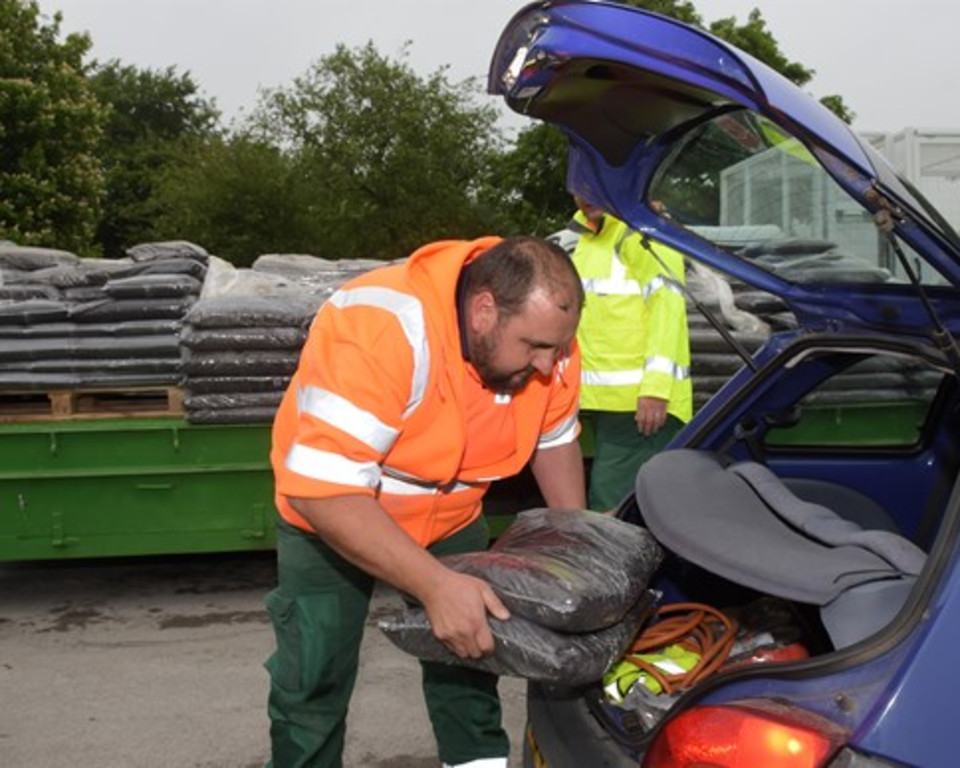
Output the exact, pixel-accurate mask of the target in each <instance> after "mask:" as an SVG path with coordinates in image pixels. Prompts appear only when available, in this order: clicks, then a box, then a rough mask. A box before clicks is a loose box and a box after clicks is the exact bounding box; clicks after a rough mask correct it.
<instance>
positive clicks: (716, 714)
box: [642, 700, 847, 768]
mask: <svg viewBox="0 0 960 768" xmlns="http://www.w3.org/2000/svg"><path fill="white" fill-rule="evenodd" d="M846 740H847V732H846V731H844V730H843V729H842V728H840V727H839V726H838V725H836V724H835V723H832V722H831V721H829V720H827V719H826V718H824V717H821V716H820V715H815V714H813V713H811V712H807V711H806V710H802V709H798V708H796V707H792V706H788V705H784V704H778V703H777V702H773V701H767V700H763V701H753V700H752V701H741V702H736V703H732V704H725V705H721V706H704V707H696V708H694V709H690V710H688V711H686V712H684V713H682V714H680V715H678V716H677V717H675V718H673V719H672V720H670V721H669V722H668V723H667V724H666V725H665V726H664V728H663V730H661V732H660V733H659V734H658V735H657V737H656V739H654V742H653V744H652V745H651V747H650V749H649V751H648V752H647V755H646V757H645V758H644V760H643V763H642V765H643V768H772V766H776V768H821V767H822V766H825V765H826V764H827V761H829V760H830V758H831V757H832V756H833V755H834V754H835V753H836V751H837V750H838V749H839V748H840V747H841V746H842V745H843V744H844V742H845V741H846Z"/></svg>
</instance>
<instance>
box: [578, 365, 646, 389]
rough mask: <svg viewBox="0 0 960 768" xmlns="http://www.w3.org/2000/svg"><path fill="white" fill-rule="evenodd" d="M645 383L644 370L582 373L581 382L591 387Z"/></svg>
mask: <svg viewBox="0 0 960 768" xmlns="http://www.w3.org/2000/svg"><path fill="white" fill-rule="evenodd" d="M641 381H643V369H642V368H632V369H630V370H628V371H588V370H582V371H580V382H581V383H582V384H583V385H584V386H591V387H624V386H627V385H628V384H639V383H640V382H641Z"/></svg>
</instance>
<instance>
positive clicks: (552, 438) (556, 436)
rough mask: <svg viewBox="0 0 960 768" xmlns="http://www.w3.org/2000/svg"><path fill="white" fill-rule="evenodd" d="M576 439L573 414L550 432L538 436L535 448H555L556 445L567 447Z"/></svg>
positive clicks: (575, 420)
mask: <svg viewBox="0 0 960 768" xmlns="http://www.w3.org/2000/svg"><path fill="white" fill-rule="evenodd" d="M576 439H577V414H573V416H571V417H570V418H568V419H564V421H563V422H562V423H561V424H560V425H559V426H557V427H556V428H554V429H552V430H550V431H549V432H547V433H546V434H545V435H540V440H539V441H538V442H537V448H556V447H557V446H558V445H567V444H568V443H572V442H573V441H574V440H576Z"/></svg>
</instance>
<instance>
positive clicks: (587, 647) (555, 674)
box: [379, 513, 656, 686]
mask: <svg viewBox="0 0 960 768" xmlns="http://www.w3.org/2000/svg"><path fill="white" fill-rule="evenodd" d="M593 514H596V513H593ZM655 598H656V593H654V592H651V591H647V590H645V591H644V592H643V594H642V595H641V597H640V599H639V600H637V602H636V603H634V605H633V606H632V607H631V608H630V609H629V610H628V611H627V612H626V614H625V615H624V616H623V618H621V620H620V621H618V622H617V623H616V624H614V625H613V626H611V627H608V628H606V629H602V630H600V631H599V632H582V633H578V634H569V633H564V632H556V631H554V630H552V629H548V628H546V627H542V626H540V625H538V624H535V623H534V622H532V621H528V620H527V619H524V618H523V617H521V616H511V618H510V619H508V620H507V621H500V620H498V619H495V618H493V617H490V618H489V621H490V629H491V631H492V632H493V637H494V641H495V647H494V652H493V654H492V655H490V656H486V657H484V658H482V659H461V658H460V657H458V656H456V655H455V654H453V653H451V652H450V651H449V650H447V648H446V646H444V645H443V644H442V643H441V642H440V641H439V640H437V639H436V637H434V635H433V632H432V630H431V629H430V623H429V622H428V621H427V617H426V613H425V612H424V610H423V609H422V608H419V607H415V608H408V609H406V610H404V611H401V612H399V613H397V614H395V615H393V616H389V617H387V618H384V619H381V620H380V622H379V627H380V629H381V630H382V631H383V633H384V634H385V635H386V636H387V638H388V639H389V640H390V641H391V642H392V643H393V644H394V645H396V646H397V647H398V648H400V649H401V650H402V651H405V652H407V653H409V654H411V655H413V656H416V657H418V658H420V659H423V660H424V661H437V662H441V663H445V664H457V665H459V666H465V667H470V668H472V669H481V670H484V671H486V672H492V673H494V674H497V675H509V676H513V677H522V678H526V679H527V680H539V681H542V682H548V683H556V684H561V685H568V686H577V685H586V684H587V683H591V682H595V681H597V680H599V679H600V678H601V677H602V676H603V673H604V672H606V670H607V668H608V667H609V666H610V665H611V664H613V662H615V661H616V660H617V659H618V658H620V656H621V655H622V654H623V653H624V651H625V649H626V648H627V646H628V645H629V644H630V643H631V641H632V640H633V638H634V637H635V636H636V634H637V632H638V631H639V629H640V626H641V625H642V624H643V622H644V621H645V620H646V618H647V617H648V616H649V614H650V611H651V609H652V607H653V604H654V602H655Z"/></svg>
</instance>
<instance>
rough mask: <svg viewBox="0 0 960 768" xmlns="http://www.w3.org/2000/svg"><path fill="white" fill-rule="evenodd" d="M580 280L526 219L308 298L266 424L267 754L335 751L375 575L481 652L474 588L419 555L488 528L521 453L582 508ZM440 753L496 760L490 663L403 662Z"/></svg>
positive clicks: (483, 766)
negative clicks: (299, 342)
mask: <svg viewBox="0 0 960 768" xmlns="http://www.w3.org/2000/svg"><path fill="white" fill-rule="evenodd" d="M582 306H583V289H582V286H581V283H580V279H579V277H578V275H577V272H576V270H575V269H574V267H573V264H572V263H571V261H570V258H569V257H568V256H567V254H566V253H565V252H564V251H563V250H562V249H560V248H559V247H558V246H555V245H552V244H550V243H547V242H545V241H543V240H539V239H536V238H530V237H516V238H509V239H506V240H501V239H500V238H496V237H486V238H481V239H478V240H473V241H445V242H438V243H433V244H430V245H427V246H425V247H423V248H421V249H419V250H418V251H416V252H415V253H414V254H413V255H412V256H410V258H409V259H408V260H406V261H405V262H403V263H401V264H394V265H390V266H385V267H383V268H380V269H376V270H373V271H371V272H368V273H366V274H364V275H361V276H360V277H357V278H355V279H353V280H351V281H350V282H348V283H347V284H345V285H344V286H343V287H342V288H341V289H340V290H338V291H337V292H336V293H334V294H333V295H332V296H331V297H330V299H328V300H327V301H326V302H325V303H324V305H323V306H322V307H321V308H320V311H319V312H318V313H317V316H316V318H315V319H314V322H313V325H312V327H311V329H310V334H309V337H308V339H307V342H306V344H305V345H304V349H303V353H302V355H301V358H300V364H299V367H298V369H297V372H296V373H295V375H294V377H293V380H292V381H291V383H290V387H289V389H288V390H287V392H286V395H285V396H284V399H283V402H282V403H281V405H280V408H279V411H278V413H277V417H276V421H275V422H274V428H273V448H272V452H271V461H272V464H273V469H274V474H275V477H276V503H277V508H278V509H279V512H280V520H279V522H278V531H277V555H278V585H277V588H276V589H275V590H273V591H272V592H271V593H270V594H269V595H268V596H267V608H268V610H269V613H270V616H271V620H272V622H273V625H274V630H275V633H276V637H277V651H276V653H274V654H273V656H271V658H270V660H269V661H268V662H267V669H268V670H269V672H270V678H271V689H270V702H269V713H270V719H271V742H272V748H273V759H272V764H273V766H274V768H288V767H292V766H323V768H331V767H339V766H340V765H341V764H342V758H341V754H342V751H343V741H344V730H345V728H344V724H345V719H346V714H347V706H348V704H349V700H350V696H351V693H352V690H353V685H354V681H355V678H356V673H357V665H358V657H359V651H360V641H361V637H362V634H363V628H364V622H365V619H366V615H367V610H368V607H369V601H370V597H371V592H372V589H373V586H374V583H375V581H376V580H382V581H384V582H386V583H388V584H391V585H393V586H394V587H396V588H397V589H398V590H400V591H401V592H403V593H405V594H407V595H409V596H411V597H412V598H414V599H416V600H417V601H419V602H420V603H421V604H422V605H423V606H424V608H425V610H426V613H427V616H428V618H429V620H430V624H431V627H432V629H433V633H434V635H435V636H436V637H437V638H438V640H440V641H441V642H443V643H444V644H445V645H446V646H447V647H448V648H449V649H450V650H451V651H452V652H453V653H455V654H457V655H458V656H460V657H462V658H479V657H481V656H484V655H487V654H490V653H491V652H492V651H493V647H494V645H493V636H492V634H491V631H490V627H489V625H488V623H487V614H490V615H492V616H494V617H496V618H498V619H507V618H509V613H508V611H507V610H506V608H505V607H504V606H503V604H502V603H501V602H500V600H499V599H498V598H497V596H496V595H495V594H494V592H493V590H492V589H491V588H490V586H489V585H488V584H487V583H486V582H485V581H483V580H482V579H478V578H475V577H472V576H468V575H466V574H461V573H456V572H454V571H452V570H450V569H448V568H446V567H445V566H444V565H443V564H442V563H441V562H440V560H439V559H438V556H439V555H445V554H450V553H455V552H465V551H473V550H478V549H483V548H485V547H486V546H487V544H488V537H489V534H488V531H487V525H486V521H485V518H484V517H483V515H482V514H481V500H482V498H483V495H484V493H485V492H486V490H487V488H488V487H489V485H490V483H491V482H492V481H494V480H497V479H499V478H504V477H508V476H511V475H515V474H517V473H518V472H520V471H521V469H522V468H523V467H524V466H525V465H526V464H527V463H528V462H529V464H530V466H531V470H532V472H533V475H534V477H535V478H536V480H537V483H538V485H539V487H540V490H541V493H542V495H543V497H544V500H545V502H546V503H547V504H548V505H549V506H552V507H567V508H581V509H582V508H584V507H585V505H586V499H585V488H584V475H583V463H582V459H581V455H580V446H579V442H578V440H577V437H578V434H579V422H578V419H577V408H578V400H579V382H580V356H579V352H578V350H577V347H576V330H577V323H578V321H579V318H580V312H581V309H582ZM422 666H423V689H424V696H425V699H426V702H427V709H428V712H429V715H430V719H431V723H432V725H433V730H434V734H435V736H436V739H437V744H438V749H439V756H440V760H441V761H442V763H443V765H444V766H462V767H463V768H466V766H469V767H470V768H506V765H507V754H508V751H509V739H508V737H507V735H506V733H505V732H504V730H503V727H502V725H501V715H500V700H499V697H498V695H497V678H496V676H494V675H491V674H488V673H486V672H481V671H478V670H471V669H468V668H465V667H458V666H454V665H444V664H435V663H429V662H422Z"/></svg>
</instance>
